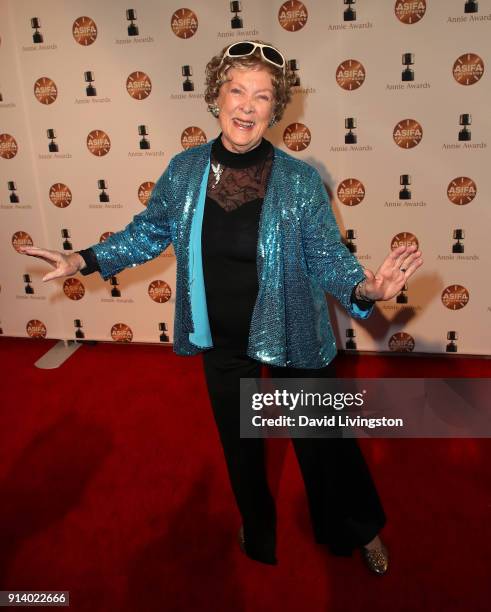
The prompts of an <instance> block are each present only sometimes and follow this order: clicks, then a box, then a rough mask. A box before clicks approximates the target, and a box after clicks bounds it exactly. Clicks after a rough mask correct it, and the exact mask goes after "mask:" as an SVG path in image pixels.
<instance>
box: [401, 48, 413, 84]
mask: <svg viewBox="0 0 491 612" xmlns="http://www.w3.org/2000/svg"><path fill="white" fill-rule="evenodd" d="M402 65H403V66H404V67H405V68H404V70H403V71H402V74H401V81H414V70H413V69H412V68H411V66H413V65H414V53H403V54H402Z"/></svg>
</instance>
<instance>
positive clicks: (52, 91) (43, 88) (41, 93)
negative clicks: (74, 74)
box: [34, 77, 58, 104]
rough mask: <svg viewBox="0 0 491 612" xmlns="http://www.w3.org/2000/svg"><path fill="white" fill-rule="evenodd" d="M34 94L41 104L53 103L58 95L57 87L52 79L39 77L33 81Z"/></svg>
mask: <svg viewBox="0 0 491 612" xmlns="http://www.w3.org/2000/svg"><path fill="white" fill-rule="evenodd" d="M34 95H35V96H36V100H37V101H38V102H41V104H53V102H54V101H55V100H56V98H57V97H58V89H57V87H56V84H55V82H54V81H53V80H51V79H49V78H48V77H41V78H39V79H38V80H37V81H36V82H35V83H34Z"/></svg>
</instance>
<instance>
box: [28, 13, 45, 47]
mask: <svg viewBox="0 0 491 612" xmlns="http://www.w3.org/2000/svg"><path fill="white" fill-rule="evenodd" d="M40 27H41V21H40V20H39V17H31V28H32V29H33V30H34V32H33V33H32V42H33V43H34V44H35V45H37V44H39V43H42V42H44V38H43V35H42V34H41V32H39V28H40Z"/></svg>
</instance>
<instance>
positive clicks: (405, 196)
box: [399, 174, 411, 200]
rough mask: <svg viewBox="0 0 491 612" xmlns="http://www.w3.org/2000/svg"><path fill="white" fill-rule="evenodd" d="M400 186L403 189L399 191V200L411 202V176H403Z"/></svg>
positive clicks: (400, 178) (400, 179)
mask: <svg viewBox="0 0 491 612" xmlns="http://www.w3.org/2000/svg"><path fill="white" fill-rule="evenodd" d="M399 184H400V185H402V189H400V190H399V200H410V199H411V190H410V189H409V185H410V184H411V176H410V175H409V174H401V176H400V177H399Z"/></svg>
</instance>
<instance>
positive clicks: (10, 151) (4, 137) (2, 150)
mask: <svg viewBox="0 0 491 612" xmlns="http://www.w3.org/2000/svg"><path fill="white" fill-rule="evenodd" d="M18 149H19V147H18V146H17V142H16V140H15V138H14V137H13V136H11V135H10V134H0V157H1V158H3V159H12V157H15V156H16V155H17V151H18Z"/></svg>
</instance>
